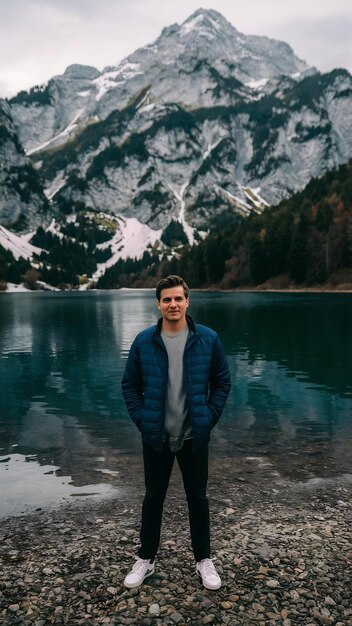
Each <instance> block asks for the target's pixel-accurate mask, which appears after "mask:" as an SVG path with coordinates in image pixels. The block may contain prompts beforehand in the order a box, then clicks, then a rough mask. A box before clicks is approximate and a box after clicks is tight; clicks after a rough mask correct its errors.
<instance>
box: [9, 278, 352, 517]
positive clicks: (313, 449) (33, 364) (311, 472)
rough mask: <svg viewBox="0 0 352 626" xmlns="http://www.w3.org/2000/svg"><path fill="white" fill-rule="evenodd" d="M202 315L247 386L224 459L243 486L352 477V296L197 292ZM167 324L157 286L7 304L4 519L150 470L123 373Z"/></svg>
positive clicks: (225, 438) (222, 449)
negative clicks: (141, 341) (155, 329)
mask: <svg viewBox="0 0 352 626" xmlns="http://www.w3.org/2000/svg"><path fill="white" fill-rule="evenodd" d="M189 312H190V314H191V315H192V316H193V318H194V319H195V321H197V322H199V323H202V324H206V325H208V326H210V327H212V328H214V329H215V330H217V331H218V332H219V334H220V336H221V339H222V341H223V344H224V347H225V352H226V354H227V357H228V361H229V366H230V370H231V377H232V383H233V386H232V390H231V394H230V397H229V400H228V403H227V405H226V408H225V411H224V414H223V417H222V418H221V421H220V422H219V424H218V426H217V427H216V428H215V429H214V431H213V435H212V445H211V458H212V463H213V464H214V465H216V464H221V463H222V462H224V461H226V462H227V463H229V462H230V463H231V462H233V463H234V464H235V465H236V467H238V468H239V469H238V471H239V472H242V474H241V476H239V479H241V480H247V479H248V475H249V473H250V472H251V473H252V474H253V472H254V474H255V475H256V476H257V475H258V476H262V477H263V479H264V478H265V479H266V480H273V481H274V480H291V481H292V480H293V481H303V482H304V481H305V482H308V481H319V480H325V479H328V478H329V477H330V476H336V475H341V476H342V475H346V474H347V475H348V474H350V473H351V442H352V419H351V414H352V375H351V372H352V324H351V319H352V294H327V293H322V294H316V293H291V294H289V293H277V294H272V293H244V292H243V293H240V292H237V293H227V292H226V293H222V292H192V294H191V305H190V308H189ZM156 319H157V310H156V306H155V297H154V294H153V292H152V291H151V290H120V291H107V292H103V291H91V292H70V293H67V292H60V293H44V292H33V293H16V294H1V295H0V380H1V393H0V486H1V503H0V507H1V508H0V515H1V516H3V517H4V516H7V515H11V514H20V513H24V512H27V511H30V510H32V509H33V508H36V507H37V508H38V507H44V506H48V505H57V504H58V503H61V502H72V501H73V499H75V498H76V500H77V499H78V498H79V497H81V498H91V499H94V498H101V497H102V496H105V495H110V494H115V495H118V493H119V489H123V488H124V481H123V477H124V475H126V474H128V473H130V472H134V471H135V472H137V474H136V475H139V474H140V472H141V469H140V468H141V465H140V459H141V444H140V437H139V433H138V431H137V430H136V428H135V427H134V425H133V424H132V422H131V421H130V419H129V417H128V414H127V410H126V408H125V406H124V403H123V399H122V394H121V377H122V373H123V369H124V364H125V360H126V356H127V353H128V349H129V346H130V344H131V342H132V340H133V338H134V337H135V335H136V333H137V332H139V331H140V330H142V329H143V328H145V327H146V326H148V325H151V324H153V323H155V321H156ZM249 464H250V466H251V469H250V470H249V469H248V468H249ZM138 472H139V474H138Z"/></svg>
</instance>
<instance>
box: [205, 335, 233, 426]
mask: <svg viewBox="0 0 352 626" xmlns="http://www.w3.org/2000/svg"><path fill="white" fill-rule="evenodd" d="M230 388H231V380H230V372H229V367H228V364H227V360H226V356H225V352H224V348H223V346H222V343H221V341H220V338H219V336H218V335H217V336H216V339H215V341H214V345H213V353H212V362H211V371H210V380H209V397H208V408H209V410H210V413H211V416H212V418H213V426H215V424H216V423H217V421H218V419H219V417H220V416H221V413H222V412H223V409H224V406H225V402H226V400H227V396H228V395H229V392H230Z"/></svg>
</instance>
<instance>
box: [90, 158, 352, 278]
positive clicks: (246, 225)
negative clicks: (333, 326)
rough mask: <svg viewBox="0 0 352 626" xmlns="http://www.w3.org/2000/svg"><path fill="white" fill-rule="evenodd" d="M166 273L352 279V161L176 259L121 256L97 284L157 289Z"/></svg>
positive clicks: (237, 276) (220, 276)
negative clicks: (128, 257) (136, 258)
mask: <svg viewBox="0 0 352 626" xmlns="http://www.w3.org/2000/svg"><path fill="white" fill-rule="evenodd" d="M151 261H152V262H151ZM167 274H180V275H181V276H183V277H184V278H185V279H186V281H187V282H188V283H189V285H190V286H191V287H193V288H195V287H198V288H207V287H208V288H214V287H219V288H221V289H233V288H241V287H242V288H243V287H245V286H248V287H256V286H260V285H263V286H268V287H269V286H272V287H277V288H286V287H290V286H291V287H292V286H295V285H297V286H306V287H310V286H315V285H321V284H324V283H327V282H330V284H331V285H332V286H333V285H334V284H336V285H337V284H338V283H340V282H347V283H352V161H350V162H349V163H347V164H346V165H343V166H342V167H340V168H339V169H338V170H334V171H331V172H329V173H327V174H325V176H323V177H322V178H319V179H312V180H311V181H310V183H309V184H308V185H307V187H306V188H305V189H304V190H303V191H302V192H300V193H297V194H295V195H293V196H292V197H290V198H289V199H286V200H284V201H282V202H281V203H280V204H279V205H278V206H275V207H269V208H268V209H266V210H265V211H264V212H263V213H262V214H261V215H255V214H253V215H251V216H250V217H249V218H245V219H236V220H234V221H233V223H232V224H230V225H228V226H227V227H226V228H225V229H223V230H221V231H220V232H213V233H210V235H209V236H208V237H207V238H206V239H205V240H203V241H201V242H200V243H198V244H197V245H195V246H192V247H189V246H184V247H183V249H182V251H181V252H180V253H179V254H178V255H176V256H174V257H172V258H170V257H168V258H164V259H163V260H161V261H159V262H158V260H157V259H155V257H154V258H153V259H151V256H150V255H149V254H148V253H146V254H145V255H144V257H143V258H142V259H141V260H134V259H127V260H120V261H118V263H117V264H116V265H114V266H113V267H111V268H110V269H108V270H107V272H106V273H105V274H104V276H102V277H101V278H100V280H99V281H98V284H97V287H99V288H113V287H115V288H116V287H142V286H150V285H153V284H155V280H156V279H157V278H159V277H161V276H165V275H167Z"/></svg>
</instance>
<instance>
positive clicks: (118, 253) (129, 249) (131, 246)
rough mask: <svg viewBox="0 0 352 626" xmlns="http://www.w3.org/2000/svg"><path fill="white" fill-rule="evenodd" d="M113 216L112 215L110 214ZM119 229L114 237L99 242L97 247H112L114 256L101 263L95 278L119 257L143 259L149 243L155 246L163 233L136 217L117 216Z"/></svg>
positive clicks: (101, 248)
mask: <svg viewBox="0 0 352 626" xmlns="http://www.w3.org/2000/svg"><path fill="white" fill-rule="evenodd" d="M110 217H111V216H110ZM116 221H117V222H118V229H117V231H116V233H115V235H114V237H113V238H112V239H109V241H104V243H101V244H98V245H97V248H98V249H100V250H104V249H106V248H109V247H111V250H112V256H111V257H110V259H108V260H107V261H105V263H99V264H98V268H97V270H96V272H95V273H94V274H93V277H92V278H93V280H97V279H98V278H99V277H100V276H102V275H103V274H104V273H105V270H106V269H107V268H108V267H112V266H113V265H115V263H117V261H118V260H119V259H126V258H127V257H129V258H132V259H134V258H135V259H141V258H142V256H143V254H144V252H145V251H146V249H147V247H148V245H152V246H154V245H155V244H156V243H157V242H158V241H160V237H161V234H162V229H160V230H153V229H152V228H150V227H149V226H147V225H146V224H142V223H141V222H139V221H138V220H137V219H136V218H135V217H130V218H124V217H121V216H117V217H116Z"/></svg>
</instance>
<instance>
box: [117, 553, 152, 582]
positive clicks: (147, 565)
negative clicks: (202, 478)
mask: <svg viewBox="0 0 352 626" xmlns="http://www.w3.org/2000/svg"><path fill="white" fill-rule="evenodd" d="M151 574H154V561H153V563H151V562H150V560H149V559H137V561H136V562H135V564H134V566H133V567H132V569H131V571H130V573H129V574H127V576H126V578H125V580H124V581H123V584H124V585H125V587H127V588H128V589H133V588H134V587H139V586H140V585H141V584H142V582H143V580H144V579H145V578H147V576H151Z"/></svg>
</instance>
